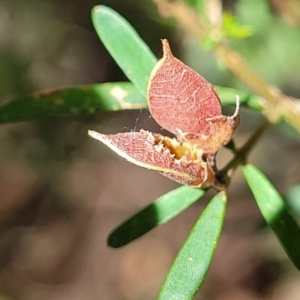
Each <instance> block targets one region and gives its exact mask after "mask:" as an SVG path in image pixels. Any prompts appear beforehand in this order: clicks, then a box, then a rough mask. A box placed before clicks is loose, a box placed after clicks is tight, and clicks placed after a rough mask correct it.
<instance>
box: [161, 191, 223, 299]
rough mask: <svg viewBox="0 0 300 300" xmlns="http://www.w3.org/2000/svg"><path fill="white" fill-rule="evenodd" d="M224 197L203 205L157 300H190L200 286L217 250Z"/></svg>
mask: <svg viewBox="0 0 300 300" xmlns="http://www.w3.org/2000/svg"><path fill="white" fill-rule="evenodd" d="M226 202H227V201H226V194H225V193H224V192H221V193H219V194H217V195H216V196H215V197H214V198H213V199H212V200H211V201H210V203H209V204H208V205H207V207H206V208H205V210H204V211H203V213H202V214H201V216H200V218H199V219H198V220H197V222H196V224H195V225H194V227H193V229H192V231H191V233H190V235H189V237H188V238H187V240H186V242H185V243H184V245H183V247H182V248H181V249H180V251H179V253H178V255H177V257H176V258H175V261H174V262H173V265H172V267H171V269H170V271H169V274H168V275H167V278H166V280H165V282H164V284H163V287H162V289H161V292H160V294H159V297H158V299H159V300H169V299H174V300H175V299H178V300H179V299H180V300H190V299H192V298H193V296H194V295H195V293H196V292H197V290H198V289H199V287H200V285H201V284H202V283H203V280H204V278H205V275H206V273H207V270H208V268H209V266H210V263H211V261H212V257H213V255H214V252H215V248H216V246H217V243H218V240H219V237H220V233H221V229H222V225H223V220H224V215H225V210H226Z"/></svg>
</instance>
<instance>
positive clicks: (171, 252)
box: [0, 0, 300, 300]
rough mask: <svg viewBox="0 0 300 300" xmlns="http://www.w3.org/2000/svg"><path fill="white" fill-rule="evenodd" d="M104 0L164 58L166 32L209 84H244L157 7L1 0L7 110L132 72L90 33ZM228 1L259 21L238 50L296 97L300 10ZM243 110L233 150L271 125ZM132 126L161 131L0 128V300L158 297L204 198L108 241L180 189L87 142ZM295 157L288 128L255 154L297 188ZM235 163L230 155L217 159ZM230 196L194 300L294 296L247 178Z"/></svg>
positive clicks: (137, 121) (75, 121) (117, 125)
mask: <svg viewBox="0 0 300 300" xmlns="http://www.w3.org/2000/svg"><path fill="white" fill-rule="evenodd" d="M283 2H284V1H283ZM290 2H293V1H286V3H290ZM96 4H106V5H109V6H111V7H113V8H114V9H116V10H117V11H118V12H120V13H121V14H122V15H123V16H125V17H126V18H127V20H128V21H129V22H130V23H131V24H132V25H133V26H134V27H135V28H136V29H137V31H138V32H139V34H140V35H141V36H142V38H143V39H144V40H145V41H146V42H147V43H148V44H149V46H150V48H151V49H152V50H153V51H154V53H156V55H157V56H158V57H160V56H161V43H160V39H161V38H168V39H169V40H170V42H171V44H172V49H173V52H174V53H175V54H176V55H177V56H179V57H180V58H181V59H182V60H183V61H185V62H186V63H187V64H189V65H190V66H192V67H193V68H194V69H195V70H197V71H198V72H199V73H201V74H202V75H203V76H204V77H205V78H207V79H208V80H209V81H211V82H212V83H213V84H218V85H224V86H230V87H236V88H240V89H246V87H245V86H244V85H243V84H242V83H240V82H239V80H237V79H235V78H234V77H233V76H232V75H230V74H229V73H228V72H227V71H226V70H225V69H224V68H223V67H222V65H219V64H218V63H217V62H216V61H215V60H214V58H213V56H212V55H210V54H208V53H206V52H204V51H203V50H201V47H199V43H198V42H197V41H196V40H195V39H194V38H193V37H192V36H189V35H187V34H186V33H185V32H183V31H182V30H181V29H180V28H178V27H176V26H174V25H172V22H170V21H169V20H165V19H162V18H161V17H160V16H159V14H158V12H157V9H156V7H155V5H154V4H153V3H152V2H151V1H148V0H147V1H134V0H132V1H130V0H123V1H117V0H115V1H113V0H111V1H100V2H99V1H98V2H96V1H91V0H81V1H74V0H72V1H71V0H69V1H67V0H65V1H63V0H56V1H42V0H28V1H24V0H6V1H5V0H2V1H0V103H1V104H3V103H5V102H7V101H10V100H13V99H14V98H16V97H18V96H22V95H27V94H30V93H32V92H34V91H37V90H42V89H49V88H57V87H63V86H73V85H78V84H88V83H96V82H107V81H120V80H125V79H126V78H125V76H124V75H123V74H122V72H121V71H120V69H119V68H118V67H117V66H116V64H115V63H114V62H113V61H112V59H111V58H110V56H109V54H108V53H107V51H106V50H105V48H104V47H103V46H102V44H101V41H100V40H99V39H98V37H97V35H96V33H95V31H94V29H93V27H92V23H91V19H90V11H91V9H92V7H93V6H94V5H96ZM225 7H226V8H227V9H231V10H232V11H233V13H234V14H236V15H237V17H238V19H239V20H240V21H241V22H242V23H245V24H249V25H251V26H252V27H253V29H254V35H253V36H252V37H251V38H248V39H247V40H243V41H236V42H234V43H233V47H234V48H235V49H236V50H237V51H239V52H240V53H241V54H242V55H243V56H244V57H245V58H246V60H247V61H248V63H249V64H251V66H253V68H254V69H255V70H256V71H257V72H259V73H260V74H261V75H262V76H263V77H264V78H265V79H266V80H267V81H268V82H270V83H272V84H274V85H277V86H278V87H280V88H281V89H282V90H283V91H284V92H285V93H287V94H288V95H293V96H295V97H298V98H299V97H300V84H299V80H300V78H299V69H300V60H299V53H300V52H299V51H300V32H299V27H298V26H299V21H298V20H299V18H298V16H299V15H300V11H298V10H297V9H292V10H291V9H290V10H288V12H287V9H286V7H285V6H282V5H281V4H280V1H271V2H268V1H262V0H255V1H250V0H243V1H225ZM112 34H113V33H112ZM137 59H138V58H137ZM231 109H232V110H231ZM233 110H234V108H229V109H228V113H229V114H231V113H232V111H233ZM226 112H227V111H226ZM241 115H242V121H241V122H242V124H241V127H240V129H239V130H238V132H237V133H236V135H235V137H236V140H237V143H238V145H240V144H242V142H243V141H245V140H246V139H247V137H248V136H249V134H250V132H251V130H253V129H254V128H255V127H256V126H258V124H259V123H260V122H261V121H262V120H263V118H262V117H261V116H260V115H259V114H258V113H253V112H250V111H248V110H246V109H243V110H242V112H241ZM133 128H136V129H137V130H138V129H140V128H145V129H153V130H156V131H157V132H159V131H160V128H159V126H157V125H156V124H154V122H153V121H152V120H151V119H149V112H148V111H146V110H145V111H142V112H141V111H139V110H138V111H123V112H118V113H106V114H104V113H97V114H93V115H90V116H84V117H83V116H82V117H80V116H76V117H74V116H73V117H52V118H47V119H45V120H40V121H32V122H23V123H18V124H9V125H2V126H1V127H0V143H1V147H0V197H1V198H0V294H1V295H0V299H1V300H4V299H5V300H7V299H22V300H35V299H45V300H48V299H49V300H50V299H58V300H60V299H73V300H77V299H78V300H81V299H82V300H83V299H89V300H90V299H101V300H102V299H105V300H106V299H107V300H115V299H118V300H119V299H130V300H138V299H143V300H147V299H156V297H157V294H158V291H159V288H160V286H161V284H162V282H163V280H164V277H165V275H166V272H167V270H168V268H169V266H170V264H171V262H172V260H173V259H174V257H175V255H176V253H177V251H178V249H179V248H180V246H181V245H182V243H183V241H184V240H185V238H186V236H187V234H188V232H189V230H190V229H191V227H192V225H193V223H194V222H195V220H196V219H197V217H198V216H199V214H200V213H201V211H202V209H203V207H204V205H205V203H206V202H207V200H209V197H206V199H203V200H201V201H200V202H199V203H197V204H196V205H194V206H193V207H191V208H190V209H188V210H187V211H185V212H184V213H183V214H182V215H180V216H178V217H177V218H176V219H174V220H172V221H171V222H169V223H168V224H166V225H164V226H162V227H160V228H157V229H155V230H153V231H152V232H150V233H149V234H147V235H146V236H144V237H143V238H141V239H139V240H137V241H135V242H133V243H132V244H130V245H127V246H126V247H124V248H121V249H118V250H114V249H110V248H108V247H107V246H106V237H107V235H108V234H109V232H110V231H111V230H112V229H113V228H114V227H116V226H117V225H118V224H119V223H120V222H121V221H123V220H124V219H126V218H128V217H129V216H130V215H131V214H133V213H134V212H136V211H138V210H139V209H140V208H142V207H144V206H145V205H147V204H149V203H151V202H152V201H153V200H154V199H155V198H157V197H159V196H160V195H162V194H164V193H165V192H167V191H169V190H171V189H173V188H175V187H176V186H177V184H176V183H174V182H172V181H170V180H169V179H167V178H165V177H163V176H161V175H159V174H157V173H155V172H153V171H149V170H146V169H142V168H139V167H136V166H134V165H131V164H129V163H127V162H126V161H124V160H122V159H121V158H118V157H116V155H114V154H113V153H111V152H110V151H109V150H108V149H106V148H105V147H104V146H102V145H100V144H99V143H97V142H96V141H94V140H92V139H91V138H88V137H87V130H88V129H97V130H99V131H100V130H105V131H106V132H118V131H127V130H128V131H129V130H130V129H133ZM299 151H300V147H299V137H298V136H297V135H296V134H295V133H294V132H293V131H292V130H290V129H289V128H288V127H287V126H284V125H279V126H276V127H275V128H273V129H270V130H269V131H268V132H267V133H266V135H265V136H264V138H263V140H262V141H261V142H260V143H259V145H258V146H257V147H256V148H255V151H254V152H253V154H252V155H251V157H250V162H252V163H255V164H256V165H258V166H259V167H260V169H262V170H263V171H264V172H265V173H266V174H267V175H268V176H269V178H270V179H271V180H272V182H273V183H274V184H275V185H276V187H277V188H278V189H279V191H280V192H282V194H283V195H286V196H288V195H289V194H290V188H291V187H292V186H294V185H296V184H297V183H299V182H300V172H299V166H300V163H299V161H300V160H299V156H300V155H299ZM228 158H229V154H228V153H227V152H226V151H225V150H224V151H221V152H220V154H219V156H218V163H219V165H223V164H224V163H225V162H226V161H227V160H228ZM212 194H213V193H210V194H209V196H210V197H211V195H212ZM229 196H230V197H229V205H228V212H227V217H226V222H225V227H224V232H223V233H222V237H221V241H220V244H219V247H218V248H217V251H216V256H215V258H214V261H213V264H212V267H211V269H210V271H209V273H208V276H207V279H206V281H205V283H204V285H203V288H202V289H201V291H200V292H199V295H198V296H197V297H196V299H222V300H224V299H225V300H226V299H231V300H233V299H239V300H243V299H245V300H248V299H274V300H275V299H276V300H279V299H285V300H292V299H295V300H296V299H299V297H300V296H299V295H300V284H299V280H300V276H299V274H298V272H297V271H296V269H295V268H294V266H293V265H292V264H291V263H290V262H289V260H288V259H287V257H286V255H285V253H284V252H283V250H282V249H281V247H280V245H279V244H278V242H277V240H276V238H275V237H274V235H273V233H272V232H270V231H269V229H268V228H266V227H265V224H264V222H263V220H262V217H261V215H260V214H259V211H258V209H257V207H256V204H255V202H254V201H253V199H252V197H251V194H250V192H249V190H248V188H247V187H246V185H245V183H244V180H243V178H242V177H241V175H240V173H239V172H238V173H237V174H235V176H234V179H233V184H232V186H231V188H230V191H229ZM298 199H299V197H298ZM298 201H299V200H298ZM296 204H297V203H296ZM295 213H297V212H296V211H295ZM199 251H201V249H199Z"/></svg>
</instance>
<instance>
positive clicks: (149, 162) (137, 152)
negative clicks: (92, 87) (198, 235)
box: [89, 40, 239, 189]
mask: <svg viewBox="0 0 300 300" xmlns="http://www.w3.org/2000/svg"><path fill="white" fill-rule="evenodd" d="M163 52H164V55H163V58H162V59H161V60H160V61H159V62H158V63H157V65H156V66H155V67H154V69H153V71H152V73H151V77H150V80H149V85H148V103H149V108H150V112H151V114H152V116H153V118H154V119H155V120H156V121H157V123H158V124H160V125H161V126H162V127H163V128H165V129H167V130H168V131H170V132H171V133H173V134H175V135H176V136H177V139H176V138H173V139H172V138H169V137H165V136H163V135H161V134H156V133H151V132H148V131H144V130H141V131H140V132H125V133H117V134H109V135H105V134H102V133H98V132H96V131H91V130H89V135H90V136H91V137H93V138H95V139H97V140H99V141H100V142H102V143H104V144H105V145H107V146H108V147H109V148H111V149H112V150H113V151H115V152H116V153H117V154H119V155H120V156H122V157H124V158H125V159H127V160H128V161H130V162H131V163H134V164H136V165H138V166H141V167H144V168H147V169H152V170H156V171H158V172H159V173H161V174H162V175H164V176H167V177H169V178H171V179H173V180H175V181H177V182H179V183H181V184H187V185H190V186H192V187H201V188H206V187H210V186H214V187H215V188H217V189H223V188H226V184H225V185H224V184H223V183H222V182H219V180H216V175H215V169H214V168H215V166H213V164H214V155H215V153H216V152H217V151H218V150H219V148H221V147H222V146H223V145H225V144H226V143H227V142H228V141H229V140H230V138H231V136H232V134H233V132H234V130H235V129H236V127H237V126H238V123H239V115H238V108H239V107H238V105H237V109H236V112H235V113H234V115H233V116H232V117H227V116H223V115H222V111H221V104H220V100H219V97H218V95H217V93H216V91H215V90H214V88H213V87H212V86H211V85H210V84H209V83H208V82H207V81H206V80H205V79H204V78H202V77H201V76H200V75H198V74H197V73H196V72H195V71H193V70H192V69H190V68H189V67H187V66H186V65H185V64H183V63H182V62H181V61H179V60H178V59H176V58H175V57H174V56H173V55H172V53H171V50H170V47H169V44H168V41H167V40H163ZM237 104H238V103H237Z"/></svg>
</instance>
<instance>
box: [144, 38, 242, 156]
mask: <svg viewBox="0 0 300 300" xmlns="http://www.w3.org/2000/svg"><path fill="white" fill-rule="evenodd" d="M162 43H163V58H162V59H161V60H160V61H159V62H158V63H157V64H156V66H155V68H154V69H153V71H152V73H151V76H150V80H149V84H148V104H149V109H150V112H151V115H152V116H153V118H154V119H155V120H156V122H157V123H158V124H159V125H160V126H161V127H163V128H164V129H166V130H168V131H170V132H172V133H173V134H175V135H176V136H177V138H178V140H179V141H189V142H191V143H193V144H197V145H198V146H199V147H200V148H201V149H202V150H203V152H204V153H205V154H206V153H207V154H214V153H216V152H217V151H218V150H219V149H220V148H221V147H222V146H224V145H226V144H227V143H228V142H229V140H230V139H231V136H232V134H233V132H234V131H235V129H236V128H237V126H238V124H239V115H238V105H237V109H236V112H235V113H234V115H233V116H232V117H227V116H223V115H222V110H221V103H220V100H219V97H218V94H217V92H216V91H215V89H214V88H213V86H212V85H211V84H210V83H209V82H207V81H206V80H205V79H204V78H203V77H201V76H200V75H199V74H197V73H196V72H195V71H194V70H192V69H191V68H189V67H188V66H186V65H185V64H184V63H182V62H181V61H180V60H178V59H177V58H175V57H174V56H173V54H172V52H171V49H170V46H169V43H168V41H167V40H162Z"/></svg>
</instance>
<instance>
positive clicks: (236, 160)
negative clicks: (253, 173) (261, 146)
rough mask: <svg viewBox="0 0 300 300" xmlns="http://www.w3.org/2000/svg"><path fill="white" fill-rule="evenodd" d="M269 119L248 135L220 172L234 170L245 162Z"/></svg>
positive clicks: (267, 124)
mask: <svg viewBox="0 0 300 300" xmlns="http://www.w3.org/2000/svg"><path fill="white" fill-rule="evenodd" d="M270 125H271V123H270V122H269V121H267V120H266V121H264V122H263V123H262V124H261V125H260V126H259V127H258V128H257V129H256V130H255V131H254V133H253V134H252V135H251V136H250V138H249V139H248V140H247V142H246V143H245V144H244V145H243V146H242V147H241V148H240V149H239V150H237V151H236V154H235V156H234V157H233V158H232V160H230V161H229V162H228V164H227V165H226V166H225V167H224V168H223V169H222V170H221V171H220V172H221V173H227V172H228V171H234V170H235V169H236V168H237V167H238V166H239V165H240V164H241V163H243V162H245V160H246V159H247V156H248V154H249V153H250V151H251V150H252V149H253V147H254V146H255V145H256V143H257V142H258V140H259V139H260V137H261V136H262V134H263V133H264V132H265V131H266V130H267V129H268V128H269V127H270Z"/></svg>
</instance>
